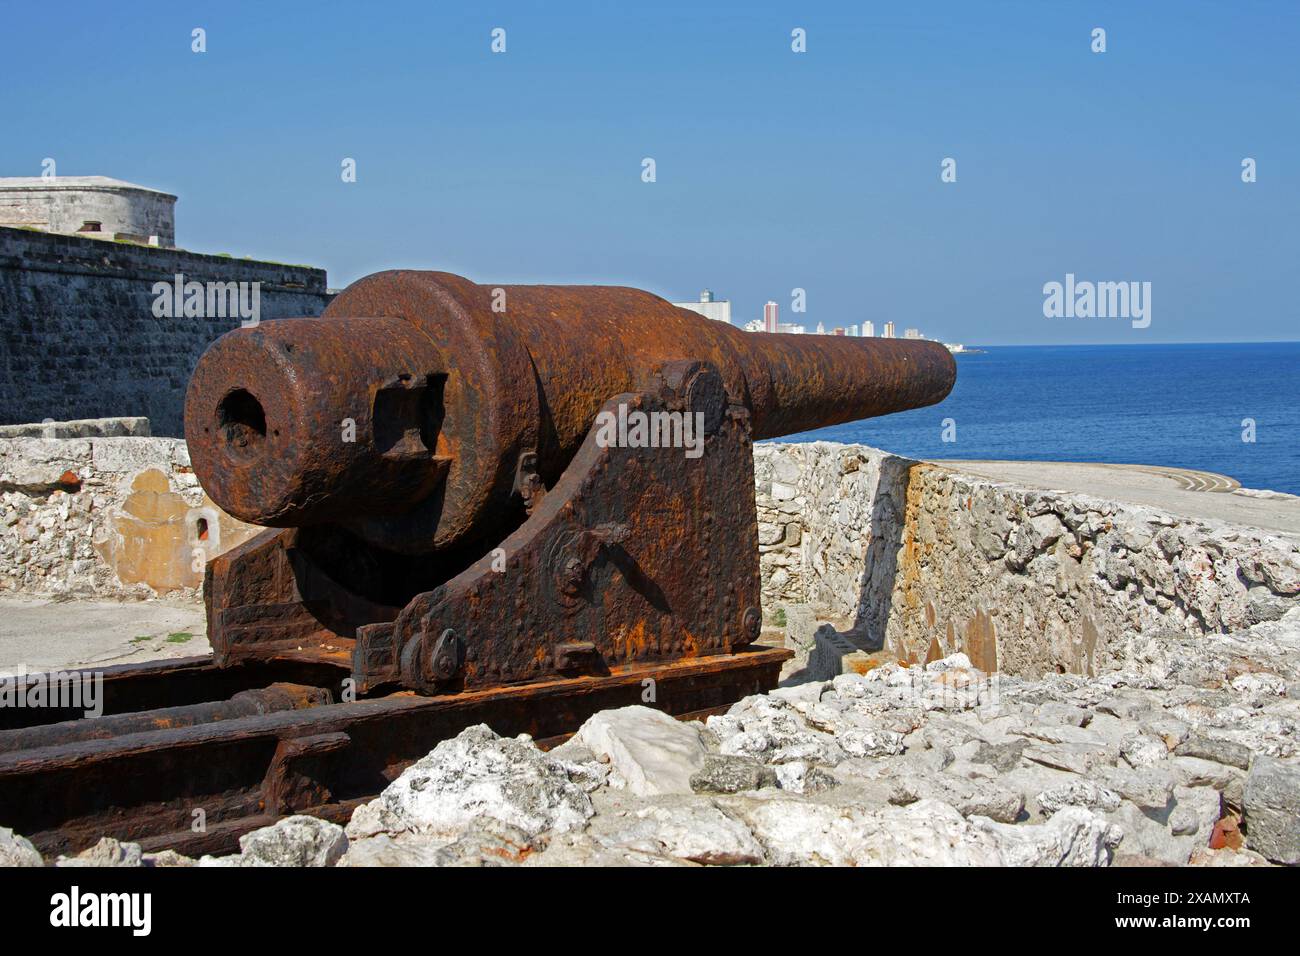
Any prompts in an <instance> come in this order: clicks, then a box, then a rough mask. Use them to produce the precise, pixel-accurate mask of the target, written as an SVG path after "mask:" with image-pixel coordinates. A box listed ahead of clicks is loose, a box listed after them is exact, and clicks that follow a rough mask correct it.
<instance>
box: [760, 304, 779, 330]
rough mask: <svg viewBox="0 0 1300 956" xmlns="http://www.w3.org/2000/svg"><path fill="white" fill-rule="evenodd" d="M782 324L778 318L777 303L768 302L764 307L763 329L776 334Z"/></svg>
mask: <svg viewBox="0 0 1300 956" xmlns="http://www.w3.org/2000/svg"><path fill="white" fill-rule="evenodd" d="M778 325H780V323H779V322H778V321H777V317H776V303H775V302H768V303H767V304H766V305H765V306H763V329H764V330H765V331H767V332H775V331H776V329H777V326H778Z"/></svg>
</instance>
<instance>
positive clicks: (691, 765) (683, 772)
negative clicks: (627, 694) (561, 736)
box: [575, 706, 706, 796]
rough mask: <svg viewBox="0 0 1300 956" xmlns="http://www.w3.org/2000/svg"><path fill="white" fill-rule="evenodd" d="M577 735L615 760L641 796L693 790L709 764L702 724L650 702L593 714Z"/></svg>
mask: <svg viewBox="0 0 1300 956" xmlns="http://www.w3.org/2000/svg"><path fill="white" fill-rule="evenodd" d="M575 739H577V740H579V741H581V743H582V744H583V745H584V746H586V747H587V748H588V749H589V750H590V751H591V752H592V753H594V754H595V755H596V756H597V757H598V758H600V759H602V760H607V761H608V762H609V765H610V768H611V769H612V770H613V772H614V773H615V774H616V775H617V776H618V778H619V779H620V782H621V783H622V784H623V785H624V786H626V787H627V789H629V790H630V791H631V792H633V793H635V794H638V795H640V796H653V795H655V794H667V793H690V792H691V775H692V774H694V773H695V772H696V771H698V770H700V769H701V768H702V767H703V766H704V758H705V754H706V750H705V748H704V742H703V741H702V740H701V739H700V732H699V730H698V729H697V728H696V727H695V726H693V725H691V724H687V723H683V722H681V721H679V720H674V719H673V718H672V717H669V716H668V715H667V714H665V713H664V712H663V711H661V710H654V709H652V708H650V707H639V706H638V707H620V708H619V709H617V710H606V711H602V712H601V713H599V714H595V715H594V716H592V717H590V718H589V719H588V720H587V722H586V723H585V724H583V725H582V727H581V728H580V729H579V730H578V733H577V734H576V735H575Z"/></svg>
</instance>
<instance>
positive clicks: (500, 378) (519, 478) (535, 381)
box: [185, 271, 956, 554]
mask: <svg viewBox="0 0 1300 956" xmlns="http://www.w3.org/2000/svg"><path fill="white" fill-rule="evenodd" d="M675 360H695V361H701V362H708V363H711V364H712V365H713V366H714V367H716V369H717V370H718V372H719V373H720V374H721V377H722V382H723V384H724V386H725V389H726V392H727V394H728V396H730V399H731V401H733V402H735V403H738V404H742V405H744V406H745V407H746V408H747V409H748V410H749V414H750V424H751V427H752V435H753V437H754V438H773V437H777V436H780V435H787V434H792V433H795V432H800V431H805V430H808V429H813V428H820V427H823V426H827V425H835V424H839V423H842V422H847V421H854V420H857V419H861V418H870V417H873V416H878V415H886V414H889V413H891V412H897V411H902V410H905V409H909V408H918V407H921V406H925V405H932V404H934V403H936V402H939V401H941V400H942V399H943V398H944V397H945V396H946V395H947V394H948V392H949V391H950V390H951V388H952V385H953V382H954V380H955V377H956V366H955V363H954V362H953V359H952V357H951V355H950V354H949V353H948V350H947V349H946V348H944V347H943V346H942V345H939V344H938V343H934V342H924V341H906V340H894V339H859V338H850V337H840V336H799V335H756V334H751V333H746V332H743V331H741V330H740V329H737V328H735V327H733V326H731V325H727V324H724V323H721V322H714V321H711V320H708V319H705V318H703V317H702V316H699V315H697V314H695V313H694V312H691V311H689V310H686V309H680V308H677V307H675V306H673V305H672V304H670V303H668V302H666V301H665V300H663V299H661V298H659V297H657V296H654V295H651V294H649V293H647V292H642V291H638V290H636V289H628V288H615V287H599V286H592V287H586V286H491V285H478V284H475V283H472V282H470V281H469V280H467V279H464V278H461V277H459V276H454V275H449V274H446V273H437V272H415V271H395V272H382V273H377V274H375V275H372V276H369V277H367V278H365V279H362V280H360V281H358V282H356V283H354V284H353V285H352V286H350V287H349V288H348V289H346V290H345V291H344V292H342V293H341V294H340V295H339V296H338V297H337V298H336V299H335V300H334V301H333V302H332V303H331V304H330V305H329V307H328V308H327V309H326V310H325V312H324V314H323V315H322V316H321V317H320V318H318V319H289V320H277V321H269V322H264V323H261V324H260V325H258V326H256V327H253V328H244V329H237V330H235V331H232V332H229V333H227V334H226V335H224V336H222V337H221V338H220V339H219V340H217V342H215V343H214V344H213V345H212V346H211V348H209V349H208V351H207V352H206V353H205V354H204V355H203V357H202V358H201V359H200V360H199V363H198V366H197V368H196V369H195V372H194V376H193V379H192V381H191V383H190V389H189V394H188V396H187V399H186V405H185V434H186V439H187V441H188V442H189V448H190V455H191V458H192V461H193V465H194V470H195V472H196V474H197V475H198V477H199V480H200V481H201V483H202V485H203V487H204V488H205V489H206V491H207V492H208V494H209V495H210V496H211V497H212V499H213V500H214V501H215V502H216V503H217V504H218V505H220V506H221V507H222V508H224V509H225V510H226V511H228V512H229V513H230V514H232V515H234V516H235V517H237V518H240V519H242V520H244V521H248V522H251V523H254V524H260V525H268V526H272V527H305V526H310V525H316V524H326V523H329V524H336V525H340V526H342V527H344V528H347V529H348V530H350V531H352V532H353V533H355V534H356V535H358V536H360V537H361V538H362V539H363V540H365V541H366V542H368V543H370V544H372V545H374V546H376V547H379V548H383V549H386V550H389V551H396V552H399V553H405V554H419V553H429V552H433V551H438V550H442V549H446V548H450V547H452V546H459V545H472V544H473V543H474V542H476V541H486V540H491V539H492V538H493V537H497V536H499V535H500V534H501V533H502V531H503V529H508V528H509V527H511V526H512V525H514V524H517V523H518V520H519V517H518V515H519V511H520V505H519V499H520V494H521V492H524V491H526V490H527V489H526V488H525V487H523V486H522V485H521V482H527V481H529V480H531V481H534V482H539V483H540V484H542V485H543V486H546V487H549V486H551V485H552V484H553V483H554V482H555V481H556V480H558V478H559V476H560V474H561V473H562V472H563V471H564V469H565V468H566V467H567V465H568V464H569V462H570V461H571V460H572V459H573V457H574V455H575V454H576V452H577V450H578V449H579V447H580V446H581V444H582V442H583V439H584V438H585V436H586V435H587V433H588V432H589V431H590V430H591V428H592V425H593V422H594V420H595V417H596V415H597V413H598V412H599V411H600V409H601V406H602V405H603V404H604V403H605V402H606V401H607V400H608V399H609V398H611V397H612V396H616V395H620V394H623V393H627V392H633V391H636V390H638V389H644V388H646V387H647V386H648V385H649V383H650V381H651V379H652V376H653V375H654V374H655V373H656V372H657V371H658V370H660V369H662V368H663V367H664V366H665V365H666V363H670V362H673V361H675Z"/></svg>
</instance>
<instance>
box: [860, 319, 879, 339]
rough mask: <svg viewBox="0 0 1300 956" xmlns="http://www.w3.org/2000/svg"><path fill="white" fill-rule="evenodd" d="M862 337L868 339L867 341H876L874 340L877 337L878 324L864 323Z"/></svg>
mask: <svg viewBox="0 0 1300 956" xmlns="http://www.w3.org/2000/svg"><path fill="white" fill-rule="evenodd" d="M862 337H863V338H867V339H874V338H875V337H876V323H875V322H863V323H862Z"/></svg>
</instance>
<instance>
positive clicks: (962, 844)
mask: <svg viewBox="0 0 1300 956" xmlns="http://www.w3.org/2000/svg"><path fill="white" fill-rule="evenodd" d="M733 809H735V810H736V812H737V813H738V814H739V815H740V816H741V817H742V818H743V819H744V820H745V822H746V823H748V824H749V826H750V829H751V830H752V831H753V833H754V835H755V836H756V837H758V840H759V842H761V843H762V844H763V845H764V846H765V847H766V848H767V851H768V859H769V861H770V862H772V863H776V864H778V865H784V866H792V865H793V866H998V865H1000V864H1001V863H1002V862H1003V861H1002V857H1001V854H1000V853H999V852H998V848H997V844H996V842H995V841H994V840H993V839H992V838H991V837H990V836H988V835H987V834H985V833H982V832H981V831H980V830H979V829H977V828H976V827H974V826H972V825H971V824H969V823H967V822H966V820H965V819H964V818H963V817H962V815H961V814H960V813H958V812H957V811H956V810H954V809H953V808H952V807H950V806H948V805H947V804H945V803H940V802H938V801H936V800H922V801H919V802H917V803H914V804H912V805H911V806H908V807H902V808H899V807H888V808H884V809H881V810H876V811H871V810H867V809H865V808H862V807H855V806H853V807H850V806H827V805H825V804H819V803H808V802H801V801H795V800H793V799H773V800H764V801H754V802H753V804H751V805H748V806H745V807H743V808H742V807H736V808H733Z"/></svg>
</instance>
